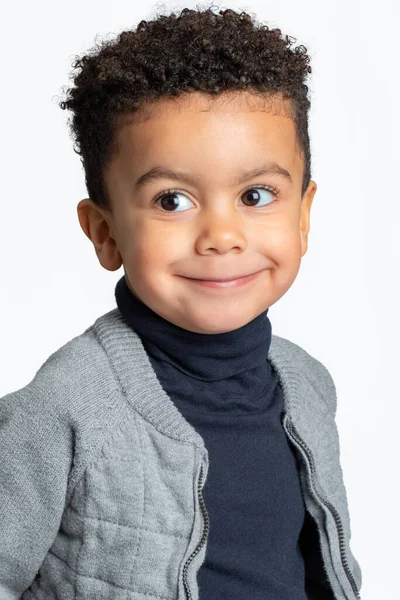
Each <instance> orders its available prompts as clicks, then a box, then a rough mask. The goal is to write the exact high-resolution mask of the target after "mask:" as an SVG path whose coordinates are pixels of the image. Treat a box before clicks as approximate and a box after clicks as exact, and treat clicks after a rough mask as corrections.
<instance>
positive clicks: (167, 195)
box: [154, 185, 279, 212]
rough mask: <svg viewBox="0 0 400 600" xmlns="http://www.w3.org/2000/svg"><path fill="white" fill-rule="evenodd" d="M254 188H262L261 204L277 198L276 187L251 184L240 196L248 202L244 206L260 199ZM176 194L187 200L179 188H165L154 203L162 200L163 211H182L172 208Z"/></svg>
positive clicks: (271, 201) (270, 202)
mask: <svg viewBox="0 0 400 600" xmlns="http://www.w3.org/2000/svg"><path fill="white" fill-rule="evenodd" d="M256 190H262V192H263V193H261V200H262V197H263V195H264V199H266V200H267V203H266V204H263V205H262V206H268V205H269V204H272V203H273V202H275V200H276V199H277V196H278V194H279V190H277V189H276V188H272V187H270V186H266V185H257V186H252V187H250V188H247V189H246V190H245V191H244V192H243V193H242V196H241V197H244V198H245V200H244V201H245V202H249V203H250V204H245V206H250V207H253V206H254V204H255V203H258V202H259V201H260V192H258V191H256ZM176 196H182V197H183V198H186V199H187V200H189V199H188V197H187V196H186V195H185V194H184V193H183V192H180V191H179V190H166V191H164V192H161V193H160V194H158V195H157V196H156V198H155V199H154V204H155V205H156V206H157V203H158V202H159V201H162V204H163V205H164V206H161V207H159V208H161V210H163V211H164V212H182V211H176V210H174V208H175V206H176V202H177V201H176V200H174V197H176ZM268 197H269V201H268ZM271 197H272V200H271ZM189 202H190V200H189ZM255 208H258V206H256V207H255Z"/></svg>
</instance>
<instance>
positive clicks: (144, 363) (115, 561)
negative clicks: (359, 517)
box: [0, 309, 361, 600]
mask: <svg viewBox="0 0 400 600" xmlns="http://www.w3.org/2000/svg"><path fill="white" fill-rule="evenodd" d="M268 358H269V360H270V361H271V364H272V366H273V367H274V369H275V370H276V371H277V373H278V375H279V380H280V383H281V385H282V389H283V393H284V398H285V412H284V416H283V420H282V424H283V427H284V430H285V432H286V434H287V435H288V437H289V438H290V440H291V441H292V443H293V444H294V445H295V447H296V449H297V451H298V455H299V457H300V459H301V469H300V480H301V485H302V490H303V493H304V500H305V504H306V507H307V509H308V511H309V512H310V513H311V515H312V517H313V518H314V519H315V521H316V524H317V527H318V530H319V535H320V544H321V553H322V557H323V561H324V568H325V570H326V573H327V576H328V579H329V581H330V583H331V586H332V589H333V591H334V594H335V598H337V600H354V599H356V598H360V595H359V590H360V588H361V570H360V567H359V564H358V562H357V561H356V559H355V557H354V556H353V554H352V551H351V548H350V537H351V532H350V518H349V512H348V504H347V497H346V490H345V486H344V481H343V474H342V469H341V464H340V449H339V437H338V432H337V428H336V425H335V413H336V390H335V386H334V383H333V380H332V377H331V375H330V374H329V372H328V370H327V369H326V367H325V366H324V365H323V364H322V363H321V362H319V361H318V360H316V359H315V358H313V357H312V356H311V355H309V354H308V353H307V352H306V351H305V350H303V349H302V348H300V347H299V346H297V345H296V344H294V343H293V342H290V341H289V340H287V339H285V338H282V337H279V336H276V335H272V340H271V345H270V352H269V357H268ZM0 457H1V461H0V600H17V599H19V598H22V599H23V600H34V599H36V600H56V599H57V600H58V599H62V600H128V598H129V599H131V600H152V599H153V600H199V593H198V586H197V579H196V574H197V572H198V570H199V568H200V566H201V564H202V563H203V561H204V558H205V553H206V549H207V537H208V528H209V518H208V513H207V507H206V506H205V503H204V500H203V497H202V488H203V486H204V483H205V481H206V478H207V473H208V451H207V448H206V447H205V444H204V440H203V439H202V438H201V436H200V435H199V434H198V433H197V431H196V430H195V429H194V428H193V427H192V426H191V425H190V424H189V423H188V422H187V421H186V419H185V418H184V417H183V415H182V414H181V413H180V411H179V410H178V409H177V407H176V406H175V404H174V403H173V401H172V400H171V399H170V398H169V397H168V395H167V394H166V393H165V391H164V390H163V388H162V387H161V384H160V382H159V381H158V379H157V376H156V374H155V372H154V370H153V368H152V366H151V363H150V361H149V358H148V356H147V354H146V352H145V350H144V347H143V345H142V343H141V340H140V338H139V336H138V335H137V334H136V333H135V332H134V331H133V330H132V328H131V327H129V325H128V324H126V323H125V321H124V319H123V317H122V315H121V313H120V312H119V311H118V309H113V310H111V311H110V312H108V313H106V314H104V315H102V316H101V317H99V318H98V319H97V320H96V321H95V323H94V324H93V325H92V326H91V327H89V328H88V329H87V330H86V331H85V332H84V333H82V334H81V335H79V336H77V337H75V338H73V339H72V340H70V341H69V342H67V343H66V344H65V345H64V346H62V347H61V348H59V349H58V350H57V351H56V352H54V353H53V354H52V355H51V356H50V357H49V358H48V359H47V360H46V361H45V362H44V363H43V365H42V366H41V367H40V369H39V370H38V372H37V373H36V375H35V377H34V378H33V380H32V381H31V382H30V383H28V384H27V385H26V386H25V387H23V388H21V389H19V390H17V391H14V392H12V393H10V394H7V395H6V396H4V397H3V398H1V399H0ZM200 600H203V599H201V598H200ZM205 600H207V599H205Z"/></svg>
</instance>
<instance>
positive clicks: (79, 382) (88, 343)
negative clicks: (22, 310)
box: [0, 327, 120, 429]
mask: <svg viewBox="0 0 400 600" xmlns="http://www.w3.org/2000/svg"><path fill="white" fill-rule="evenodd" d="M119 396H120V390H119V387H118V382H117V380H116V379H115V378H114V377H113V375H112V370H111V366H110V364H109V360H108V357H107V355H106V353H105V351H104V349H103V348H102V346H101V345H100V344H99V343H98V341H97V339H96V337H95V335H94V333H93V332H92V329H91V327H89V328H88V329H87V330H86V331H84V332H83V333H81V334H79V335H78V336H76V337H74V338H72V339H71V340H69V341H68V342H66V343H65V344H64V345H63V346H61V347H60V348H58V349H57V350H56V351H54V352H53V353H52V354H51V355H50V356H49V357H48V358H47V359H46V360H45V361H44V362H43V364H42V365H41V366H40V367H39V369H38V370H37V372H36V373H35V375H34V377H33V378H32V380H31V381H29V383H28V384H26V385H25V386H24V387H22V388H20V389H17V390H15V391H12V392H11V393H9V394H6V395H5V396H3V397H2V398H0V411H7V412H8V411H13V412H21V411H23V412H24V413H26V414H29V415H32V416H34V415H36V416H37V417H38V418H39V417H40V421H41V422H43V421H45V420H48V421H52V423H53V424H54V425H55V426H61V427H62V428H66V427H68V426H69V428H73V429H80V428H81V427H83V428H84V429H89V422H93V421H96V420H103V421H104V420H105V421H106V419H104V417H103V413H104V412H107V409H108V410H111V408H112V406H114V405H115V402H116V400H117V399H118V398H119Z"/></svg>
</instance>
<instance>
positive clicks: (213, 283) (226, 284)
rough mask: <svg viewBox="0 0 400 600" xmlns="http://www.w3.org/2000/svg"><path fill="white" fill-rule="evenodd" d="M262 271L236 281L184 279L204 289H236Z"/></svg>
mask: <svg viewBox="0 0 400 600" xmlns="http://www.w3.org/2000/svg"><path fill="white" fill-rule="evenodd" d="M263 270H264V269H262V270H261V271H257V272H256V273H251V274H250V275H242V276H241V277H237V278H236V279H196V278H194V277H184V279H187V280H188V281H192V282H193V283H196V284H199V285H202V286H206V287H212V288H230V287H238V286H241V285H244V284H246V283H248V282H250V281H253V280H254V279H256V277H257V276H258V275H259V274H260V273H261V272H262V271H263Z"/></svg>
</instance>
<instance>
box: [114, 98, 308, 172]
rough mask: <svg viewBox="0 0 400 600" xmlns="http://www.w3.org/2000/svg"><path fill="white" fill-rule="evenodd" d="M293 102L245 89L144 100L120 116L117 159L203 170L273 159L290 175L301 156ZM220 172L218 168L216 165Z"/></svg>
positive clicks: (138, 164) (299, 167)
mask: <svg viewBox="0 0 400 600" xmlns="http://www.w3.org/2000/svg"><path fill="white" fill-rule="evenodd" d="M290 109H291V106H290V104H289V102H288V101H287V100H284V99H283V98H281V97H279V96H275V97H267V96H264V97H260V96H259V95H257V96H256V95H255V94H252V93H249V92H239V93H238V92H235V93H224V94H220V95H219V96H217V97H211V96H209V95H205V94H202V93H199V92H190V93H187V94H183V95H181V96H179V97H176V98H168V99H165V98H163V99H161V100H157V101H155V102H152V103H149V102H147V103H146V104H145V105H144V106H143V108H141V109H140V110H139V111H138V112H137V113H135V114H129V115H125V116H124V117H122V118H121V121H120V126H119V129H118V133H117V151H116V160H117V161H118V162H119V163H120V164H121V166H122V164H123V163H124V164H125V166H128V165H129V168H130V169H131V168H133V166H134V165H135V170H136V169H137V168H138V167H140V169H141V168H146V167H151V166H153V164H155V163H160V162H162V163H163V164H166V163H168V166H177V164H179V166H181V167H183V168H185V167H187V168H188V169H189V168H190V169H196V167H198V168H199V170H203V171H207V174H208V177H212V175H213V173H214V174H215V172H216V167H218V169H221V168H223V167H224V166H226V169H227V170H230V169H233V170H234V169H235V168H243V167H249V168H251V167H253V166H254V162H257V163H258V162H259V161H260V159H266V160H274V161H276V162H278V163H279V164H280V165H281V166H283V167H284V168H286V169H287V170H289V171H290V172H291V173H292V174H293V176H294V177H296V174H297V173H296V172H297V171H298V174H299V176H301V173H302V159H301V157H300V153H299V148H298V145H297V139H296V130H295V125H294V121H293V119H292V115H291V110H290ZM219 172H220V173H221V171H219Z"/></svg>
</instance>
